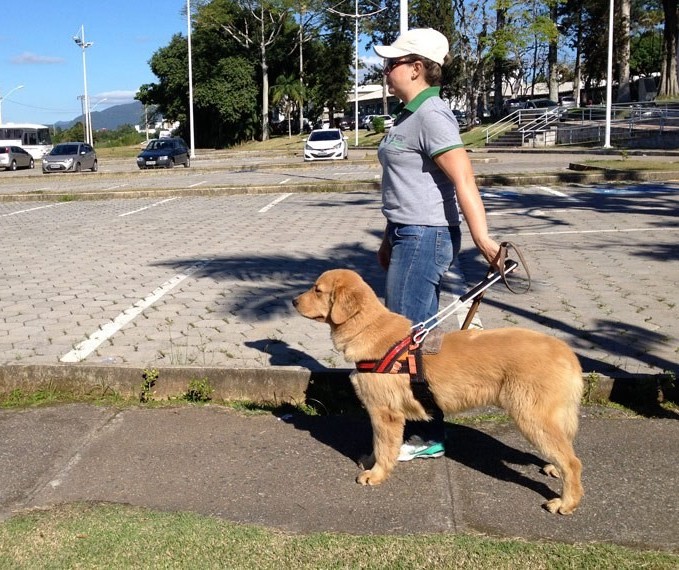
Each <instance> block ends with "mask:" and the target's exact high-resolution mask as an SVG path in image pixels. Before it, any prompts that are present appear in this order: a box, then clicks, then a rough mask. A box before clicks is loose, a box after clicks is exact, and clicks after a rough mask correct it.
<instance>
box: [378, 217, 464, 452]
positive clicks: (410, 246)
mask: <svg viewBox="0 0 679 570" xmlns="http://www.w3.org/2000/svg"><path fill="white" fill-rule="evenodd" d="M387 236H388V239H389V243H390V244H391V259H390V261H389V269H388V270H387V283H386V291H385V302H386V305H387V308H388V309H389V310H390V311H393V312H395V313H399V314H401V315H404V316H406V317H407V318H409V319H410V320H411V321H412V322H413V325H416V324H418V323H420V322H423V321H426V320H427V319H429V318H430V317H433V316H434V315H435V314H436V313H438V311H439V296H440V293H441V279H442V278H443V274H444V273H445V272H446V271H448V269H449V268H450V266H451V265H452V263H453V260H454V259H455V257H457V254H458V253H459V252H460V246H461V232H460V228H459V227H458V226H451V227H445V226H444V227H440V226H406V225H401V224H392V223H389V224H387ZM431 324H433V323H429V325H428V326H431ZM428 412H429V414H430V415H431V416H432V420H431V421H430V422H407V423H406V430H405V435H404V439H405V441H407V442H414V440H415V439H421V440H423V441H425V442H427V441H429V442H443V441H444V440H445V426H444V422H443V412H442V411H441V410H440V409H439V408H438V406H436V405H435V404H434V406H433V408H432V409H429V410H428Z"/></svg>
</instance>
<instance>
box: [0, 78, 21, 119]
mask: <svg viewBox="0 0 679 570" xmlns="http://www.w3.org/2000/svg"><path fill="white" fill-rule="evenodd" d="M23 88H24V86H23V85H17V86H16V87H14V88H13V89H10V90H9V91H8V92H7V95H4V96H3V95H2V94H1V93H0V125H2V100H3V99H7V97H9V96H10V95H11V94H12V93H14V92H15V91H17V90H19V89H23Z"/></svg>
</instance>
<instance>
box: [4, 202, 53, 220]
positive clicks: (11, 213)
mask: <svg viewBox="0 0 679 570" xmlns="http://www.w3.org/2000/svg"><path fill="white" fill-rule="evenodd" d="M60 205H61V204H50V205H49V206H36V207H35V208H28V209H27V210H17V211H16V212H10V213H9V214H3V215H2V216H0V218H6V217H8V216H16V215H17V214H25V213H26V212H34V211H35V210H44V209H45V208H54V206H60Z"/></svg>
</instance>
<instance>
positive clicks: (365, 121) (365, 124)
mask: <svg viewBox="0 0 679 570" xmlns="http://www.w3.org/2000/svg"><path fill="white" fill-rule="evenodd" d="M374 116H375V115H363V116H362V117H359V118H358V124H359V126H360V128H362V129H369V128H370V121H371V120H372V118H373V117H374Z"/></svg>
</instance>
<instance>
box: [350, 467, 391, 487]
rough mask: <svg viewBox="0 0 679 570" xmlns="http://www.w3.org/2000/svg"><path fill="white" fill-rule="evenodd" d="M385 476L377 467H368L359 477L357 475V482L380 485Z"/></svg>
mask: <svg viewBox="0 0 679 570" xmlns="http://www.w3.org/2000/svg"><path fill="white" fill-rule="evenodd" d="M384 479H385V477H384V475H383V474H381V473H380V471H379V470H376V469H366V470H365V471H361V473H360V474H359V476H358V477H356V482H357V483H360V484H361V485H379V484H380V483H381V482H382V481H384Z"/></svg>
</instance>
